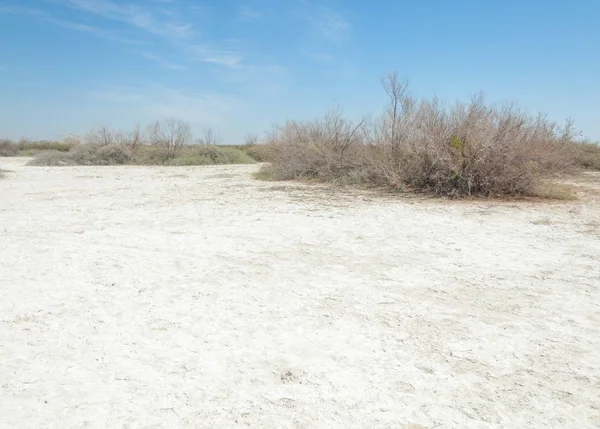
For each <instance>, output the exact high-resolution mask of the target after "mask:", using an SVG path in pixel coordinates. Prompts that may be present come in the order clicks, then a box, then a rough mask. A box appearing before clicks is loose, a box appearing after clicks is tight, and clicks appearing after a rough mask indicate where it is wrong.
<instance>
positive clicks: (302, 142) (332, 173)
mask: <svg viewBox="0 0 600 429" xmlns="http://www.w3.org/2000/svg"><path fill="white" fill-rule="evenodd" d="M363 141H364V132H363V127H362V123H360V124H358V125H356V124H353V123H352V122H351V121H348V120H346V119H344V118H343V117H342V115H341V114H340V112H339V111H337V110H334V111H332V112H330V113H328V114H327V115H326V116H325V118H324V119H322V120H316V121H313V122H295V121H291V122H288V123H286V124H285V125H284V126H283V127H280V128H276V129H275V130H273V132H272V133H271V135H270V136H269V137H268V138H267V144H268V147H269V149H268V150H269V157H270V160H271V165H270V166H268V167H266V169H268V171H269V173H270V174H271V175H272V176H273V177H274V178H276V179H280V180H287V179H317V180H326V181H328V180H336V179H340V178H343V177H345V176H348V175H352V174H354V173H355V172H356V171H359V170H362V167H363V165H364V161H365V160H364V159H363V158H362V157H361V156H360V154H361V153H362V152H363V151H362V143H363Z"/></svg>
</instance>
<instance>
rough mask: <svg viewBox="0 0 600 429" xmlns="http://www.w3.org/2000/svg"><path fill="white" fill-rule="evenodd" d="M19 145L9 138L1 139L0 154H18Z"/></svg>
mask: <svg viewBox="0 0 600 429" xmlns="http://www.w3.org/2000/svg"><path fill="white" fill-rule="evenodd" d="M18 154H19V147H18V146H17V145H16V144H15V143H14V142H13V141H12V140H8V139H0V156H17V155H18Z"/></svg>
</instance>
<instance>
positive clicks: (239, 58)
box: [192, 46, 244, 69]
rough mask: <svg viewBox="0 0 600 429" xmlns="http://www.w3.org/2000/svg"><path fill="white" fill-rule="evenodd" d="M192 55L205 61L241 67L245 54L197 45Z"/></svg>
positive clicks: (228, 66)
mask: <svg viewBox="0 0 600 429" xmlns="http://www.w3.org/2000/svg"><path fill="white" fill-rule="evenodd" d="M192 51H193V53H192V55H193V56H195V57H196V58H197V59H198V60H199V61H202V62H205V63H212V64H219V65H222V66H225V67H227V68H230V69H240V68H241V67H242V62H243V61H244V56H243V55H241V54H238V53H236V52H233V51H228V50H220V49H215V48H211V47H208V46H195V47H193V48H192Z"/></svg>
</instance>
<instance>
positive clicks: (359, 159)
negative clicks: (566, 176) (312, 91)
mask: <svg viewBox="0 0 600 429" xmlns="http://www.w3.org/2000/svg"><path fill="white" fill-rule="evenodd" d="M384 88H385V90H386V93H387V95H388V105H387V108H386V110H385V112H384V114H383V115H382V116H381V117H380V118H378V119H377V120H375V121H371V122H369V123H364V122H362V123H359V124H353V123H351V122H349V121H347V120H345V119H343V118H342V117H341V115H339V114H338V113H335V114H330V115H328V116H327V117H325V118H324V119H323V120H317V121H313V122H308V123H297V122H289V123H288V124H286V125H285V126H283V127H281V128H278V129H276V130H275V131H274V133H273V134H272V136H271V138H270V140H269V145H270V147H271V153H272V158H271V161H272V164H271V166H270V167H268V168H267V169H266V171H263V173H265V172H266V173H268V174H269V175H271V176H272V177H274V178H278V179H296V178H316V179H321V180H336V181H337V180H344V181H348V178H350V179H351V181H355V182H363V183H370V184H376V185H382V186H390V187H394V188H400V187H409V188H412V189H417V190H425V191H431V192H434V193H436V194H440V195H450V196H468V195H480V196H494V195H524V194H531V193H534V191H535V189H536V187H537V185H538V184H539V183H540V180H542V179H544V178H547V177H549V176H552V175H553V174H556V173H558V172H561V171H564V170H565V169H567V168H568V167H569V166H570V164H571V161H572V154H571V153H570V149H569V148H570V147H572V143H571V142H572V140H573V132H572V127H571V124H569V123H567V125H566V126H565V127H559V126H558V125H557V124H555V123H552V122H550V121H548V120H546V119H545V118H544V117H531V116H530V115H528V114H527V113H526V112H524V111H522V110H520V109H519V108H518V107H516V106H514V105H512V106H500V107H498V106H489V105H486V104H485V103H484V101H483V97H481V96H479V97H475V98H473V99H472V100H471V101H470V102H467V103H458V104H456V105H454V106H452V107H446V106H444V105H443V104H442V103H440V102H439V101H438V100H435V99H433V100H427V99H422V100H418V99H415V98H413V97H412V96H411V95H410V94H409V93H408V91H407V87H406V84H404V83H403V82H400V81H399V80H398V79H397V77H396V76H395V75H392V76H390V77H389V78H388V79H387V80H386V81H385V83H384Z"/></svg>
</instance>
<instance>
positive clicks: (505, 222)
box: [0, 158, 600, 429]
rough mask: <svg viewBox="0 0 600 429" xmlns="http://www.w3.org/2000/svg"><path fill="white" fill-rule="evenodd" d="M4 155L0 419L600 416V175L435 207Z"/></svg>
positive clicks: (228, 176) (249, 422)
mask: <svg viewBox="0 0 600 429" xmlns="http://www.w3.org/2000/svg"><path fill="white" fill-rule="evenodd" d="M24 162H25V160H24V159H6V158H4V159H2V158H0V168H4V169H6V170H10V171H11V172H10V173H7V177H6V178H5V179H2V180H0V427H2V428H83V427H88V428H177V427H182V428H183V427H190V428H238V427H239V428H241V427H254V428H328V429H331V428H344V429H346V428H405V429H409V428H410V429H426V428H427V429H431V428H593V427H600V262H599V260H600V175H592V174H589V175H587V176H581V177H579V178H575V179H573V181H575V182H576V183H575V182H574V183H575V184H576V185H577V186H578V188H577V189H578V191H579V192H580V196H581V198H580V200H579V201H575V202H561V203H530V202H519V203H516V202H450V201H434V200H429V199H424V198H415V197H413V198H406V197H397V196H390V195H388V196H385V197H379V196H377V195H375V194H373V193H368V192H359V191H345V192H342V193H334V192H332V191H331V190H328V189H327V188H319V187H309V186H305V185H302V184H297V183H269V182H259V181H255V180H253V179H252V178H251V172H253V171H255V170H256V169H257V167H256V166H226V167H200V168H186V167H181V168H142V167H118V168H113V167H99V168H95V167H87V168H86V167H83V168H70V167H69V168H39V167H37V168H36V167H25V166H24Z"/></svg>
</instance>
